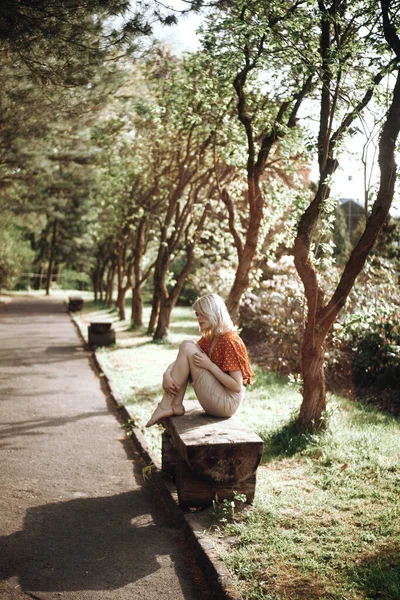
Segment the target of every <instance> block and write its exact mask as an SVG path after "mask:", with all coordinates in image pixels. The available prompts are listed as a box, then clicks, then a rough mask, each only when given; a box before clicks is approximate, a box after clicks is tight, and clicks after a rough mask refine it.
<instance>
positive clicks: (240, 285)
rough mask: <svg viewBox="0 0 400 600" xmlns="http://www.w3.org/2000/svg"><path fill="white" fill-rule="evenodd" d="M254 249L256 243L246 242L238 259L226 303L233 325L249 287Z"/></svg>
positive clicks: (237, 319)
mask: <svg viewBox="0 0 400 600" xmlns="http://www.w3.org/2000/svg"><path fill="white" fill-rule="evenodd" d="M257 236H258V234H257ZM253 240H257V238H253ZM256 247H257V242H256V241H255V243H253V241H251V242H250V243H249V244H248V243H247V241H246V243H245V245H244V248H243V254H242V256H241V258H240V259H239V264H238V266H237V269H236V274H235V280H234V282H233V285H232V288H231V290H230V292H229V296H228V299H227V301H226V306H227V308H228V311H229V314H230V316H231V318H232V321H233V322H234V323H238V321H239V310H240V300H241V298H242V296H243V294H244V292H245V291H246V290H247V288H248V287H249V281H250V271H251V266H252V263H253V258H254V255H255V252H256Z"/></svg>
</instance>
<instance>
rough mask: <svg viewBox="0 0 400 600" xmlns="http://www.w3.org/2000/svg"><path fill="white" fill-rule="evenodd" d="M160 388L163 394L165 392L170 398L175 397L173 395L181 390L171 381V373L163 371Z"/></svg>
mask: <svg viewBox="0 0 400 600" xmlns="http://www.w3.org/2000/svg"><path fill="white" fill-rule="evenodd" d="M162 387H163V390H164V392H167V394H172V396H175V394H177V393H178V392H179V390H180V389H181V388H180V387H179V385H177V384H176V383H175V381H174V380H173V379H172V375H171V371H168V370H167V371H165V373H164V375H163V382H162Z"/></svg>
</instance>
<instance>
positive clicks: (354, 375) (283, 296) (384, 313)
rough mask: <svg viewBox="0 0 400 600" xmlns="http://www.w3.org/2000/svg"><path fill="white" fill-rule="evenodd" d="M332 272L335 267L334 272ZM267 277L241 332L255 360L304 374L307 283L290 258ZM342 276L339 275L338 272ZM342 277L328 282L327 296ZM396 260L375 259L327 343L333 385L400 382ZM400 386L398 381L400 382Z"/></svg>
mask: <svg viewBox="0 0 400 600" xmlns="http://www.w3.org/2000/svg"><path fill="white" fill-rule="evenodd" d="M330 274H331V275H332V270H331V271H330ZM266 275H267V277H268V278H267V279H265V280H264V281H262V283H261V284H260V285H259V288H258V289H257V292H256V293H252V294H247V296H246V297H245V299H244V301H243V304H242V307H241V325H242V332H241V335H242V337H243V340H244V341H245V343H246V344H247V346H248V348H249V354H250V356H251V358H252V359H253V360H254V361H256V362H257V363H259V364H261V365H263V366H266V367H267V368H270V369H272V370H275V371H280V372H283V373H285V374H289V373H292V374H294V375H296V374H298V373H300V353H301V339H302V331H303V317H304V294H303V288H302V284H301V282H300V280H299V278H298V276H297V274H296V271H295V268H294V266H293V263H292V261H291V259H290V258H288V257H285V258H284V260H281V261H280V263H268V265H267V270H266ZM338 276H339V274H338ZM337 279H338V278H335V277H330V279H329V280H327V281H326V282H325V289H326V293H327V296H330V294H331V293H332V291H333V289H332V286H333V285H334V282H335V281H336V280H337ZM397 279H398V272H397V271H396V269H395V267H394V265H393V263H392V262H391V261H388V260H386V259H381V258H378V257H373V258H372V259H371V260H370V261H369V262H368V264H367V265H366V267H365V269H364V271H363V273H362V274H361V275H360V277H359V279H358V281H357V282H356V285H355V286H354V288H353V290H352V292H351V294H350V296H349V298H348V302H347V304H346V307H345V309H344V310H343V311H342V313H341V314H340V315H339V318H338V319H337V321H336V323H335V325H334V327H333V330H332V332H331V333H330V334H329V336H328V339H327V345H326V356H325V372H326V377H327V383H328V386H329V387H331V388H336V389H341V390H346V389H347V390H351V389H352V388H353V387H354V386H353V384H356V385H378V386H379V385H380V386H382V385H384V386H392V387H393V388H395V385H396V382H398V381H399V380H400V291H399V287H398V281H397ZM397 385H398V384H397Z"/></svg>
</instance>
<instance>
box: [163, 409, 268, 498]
mask: <svg viewBox="0 0 400 600" xmlns="http://www.w3.org/2000/svg"><path fill="white" fill-rule="evenodd" d="M193 404H194V407H193V408H190V409H189V410H187V411H186V414H185V415H184V416H181V417H168V418H167V419H165V420H164V425H165V427H166V430H165V432H164V434H163V438H162V470H163V472H166V473H170V474H171V475H172V477H173V478H174V480H175V485H176V488H177V492H178V502H179V505H180V506H181V507H186V508H188V507H195V506H210V505H211V504H212V503H213V501H214V500H217V501H219V502H220V501H223V500H224V499H231V498H233V497H234V495H235V493H239V494H244V495H245V496H246V502H247V503H249V504H250V503H251V502H252V501H253V499H254V493H255V487H256V470H257V467H258V465H259V463H260V460H261V456H262V451H263V442H262V440H261V438H260V437H259V436H258V435H256V434H255V433H253V432H252V431H250V430H249V429H248V428H247V427H245V425H243V423H241V422H240V420H239V419H238V418H237V417H231V418H229V419H221V418H217V417H211V416H210V415H207V414H206V413H205V412H204V410H203V409H202V408H201V407H200V405H199V404H198V403H197V402H196V403H193Z"/></svg>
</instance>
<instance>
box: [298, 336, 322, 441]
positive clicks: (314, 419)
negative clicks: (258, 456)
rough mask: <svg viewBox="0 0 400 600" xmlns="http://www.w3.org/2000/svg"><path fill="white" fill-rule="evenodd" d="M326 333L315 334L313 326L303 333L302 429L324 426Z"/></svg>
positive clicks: (299, 421)
mask: <svg viewBox="0 0 400 600" xmlns="http://www.w3.org/2000/svg"><path fill="white" fill-rule="evenodd" d="M325 338H326V335H324V334H322V335H321V336H315V332H314V331H313V328H312V327H306V328H305V330H304V335H303V343H302V351H301V361H302V373H303V402H302V405H301V408H300V415H299V419H298V424H299V426H300V428H301V429H303V430H306V429H312V428H320V427H322V426H323V423H324V421H323V412H324V411H325V409H326V387H325V372H324V356H325Z"/></svg>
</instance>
